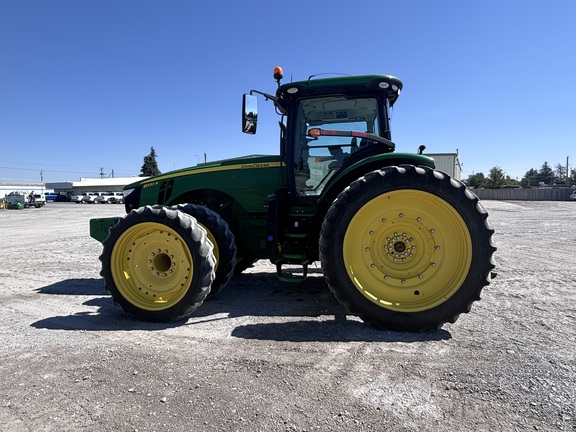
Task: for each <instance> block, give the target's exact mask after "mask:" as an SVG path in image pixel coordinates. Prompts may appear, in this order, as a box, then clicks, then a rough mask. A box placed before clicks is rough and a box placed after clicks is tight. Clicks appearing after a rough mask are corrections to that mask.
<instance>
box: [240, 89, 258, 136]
mask: <svg viewBox="0 0 576 432" xmlns="http://www.w3.org/2000/svg"><path fill="white" fill-rule="evenodd" d="M257 124H258V100H257V99H256V96H252V95H249V94H245V95H244V98H243V99H242V132H244V133H247V134H255V133H256V125H257Z"/></svg>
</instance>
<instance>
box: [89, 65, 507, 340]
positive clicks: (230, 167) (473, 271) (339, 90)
mask: <svg viewBox="0 0 576 432" xmlns="http://www.w3.org/2000/svg"><path fill="white" fill-rule="evenodd" d="M274 78H275V80H276V81H277V84H278V87H277V90H276V92H275V94H268V93H264V92H261V91H258V90H252V91H251V92H250V93H249V94H245V95H244V98H243V113H242V130H243V132H245V133H249V134H254V133H256V129H257V120H258V109H257V95H259V96H260V97H263V98H265V99H266V100H267V101H268V100H269V101H272V103H273V104H274V107H275V109H276V112H277V113H278V115H279V117H280V121H279V125H280V152H279V155H274V156H262V155H252V156H245V157H240V158H236V159H228V160H222V161H217V162H208V163H203V164H199V165H196V166H194V167H191V168H186V169H180V170H176V171H172V172H169V173H166V174H160V175H158V176H155V177H150V178H144V179H142V180H140V181H138V182H136V183H133V184H131V185H128V186H126V187H125V189H124V195H125V207H126V213H127V214H126V215H125V216H124V217H117V218H104V219H92V220H91V221H90V234H91V236H92V237H94V238H95V239H97V240H99V241H101V242H102V244H103V252H102V255H101V256H100V260H101V261H102V271H101V275H102V276H103V278H104V280H105V284H106V288H107V290H108V291H109V292H110V293H111V295H112V298H113V300H114V302H115V303H116V304H118V305H119V306H121V307H122V308H123V310H124V311H125V312H126V313H128V314H130V315H133V316H134V317H136V318H138V319H142V320H149V321H175V320H181V319H185V318H187V317H189V316H190V315H191V314H192V313H193V312H194V311H195V310H196V309H197V308H198V307H199V306H200V305H201V304H202V302H203V301H204V300H205V298H206V297H207V296H209V295H214V294H216V293H218V292H220V291H221V290H222V289H223V288H224V287H225V286H226V284H227V283H228V282H229V281H230V278H231V277H232V275H233V274H234V273H240V272H242V271H243V270H246V269H247V268H248V267H249V266H251V265H252V264H253V263H254V262H255V261H257V260H260V259H268V260H270V261H271V262H272V263H273V264H274V265H275V266H276V269H277V273H278V277H279V278H280V279H282V280H285V281H302V280H305V278H306V276H307V269H308V266H309V265H310V264H312V263H314V262H317V261H319V262H320V265H321V268H322V272H323V274H324V277H325V279H326V283H327V285H328V287H329V288H330V290H331V291H332V292H333V293H334V295H335V296H336V298H337V299H338V301H339V302H340V303H341V304H342V305H343V306H345V308H346V309H347V310H348V311H349V312H350V314H354V315H357V316H358V317H360V318H361V319H362V320H363V321H364V322H366V323H368V324H371V325H375V326H378V327H385V328H391V329H398V330H416V331H420V330H427V329H436V328H439V327H440V326H442V325H443V324H444V323H446V322H454V321H455V320H456V319H457V317H458V316H459V315H460V314H461V313H466V312H468V311H469V310H470V307H471V304H472V303H473V302H474V301H475V300H478V299H479V298H480V292H481V290H482V288H483V287H484V286H486V285H488V284H489V283H490V279H491V275H492V270H493V268H494V264H493V262H492V256H493V254H494V251H495V250H496V248H495V247H494V245H493V244H492V241H491V238H492V234H493V233H494V230H493V229H492V228H491V226H490V225H489V223H488V221H487V217H488V214H487V213H486V211H485V210H484V208H483V206H482V205H481V204H480V202H479V201H478V198H477V197H476V195H475V194H474V193H473V192H472V191H470V190H469V189H467V188H466V187H465V185H463V184H462V183H461V182H460V181H458V180H455V179H453V178H450V176H448V175H447V174H446V173H444V172H441V171H438V170H436V169H435V165H434V160H433V159H431V158H430V157H427V156H425V155H424V154H423V148H422V147H421V148H420V149H419V150H418V152H417V153H399V152H395V151H394V149H395V145H394V143H393V142H392V141H391V139H392V137H391V132H390V109H391V107H392V106H393V105H394V103H395V102H396V100H397V99H398V96H399V95H400V90H401V89H402V82H401V81H400V80H398V79H397V78H395V77H392V76H389V75H362V76H338V77H328V78H326V77H325V78H318V79H314V78H313V77H311V78H310V79H308V80H306V81H299V82H291V83H285V84H282V83H281V80H282V70H281V68H278V67H277V68H276V69H275V70H274ZM295 268H296V269H299V271H297V272H294V271H290V270H294V269H295Z"/></svg>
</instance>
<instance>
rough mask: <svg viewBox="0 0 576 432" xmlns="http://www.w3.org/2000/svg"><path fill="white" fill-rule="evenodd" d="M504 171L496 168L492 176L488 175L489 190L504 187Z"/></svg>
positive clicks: (492, 170) (491, 173) (491, 172)
mask: <svg viewBox="0 0 576 432" xmlns="http://www.w3.org/2000/svg"><path fill="white" fill-rule="evenodd" d="M504 178H505V176H504V171H503V170H502V168H500V167H499V166H495V167H494V168H492V169H491V170H490V175H488V184H487V187H488V188H489V189H498V188H501V187H502V186H504Z"/></svg>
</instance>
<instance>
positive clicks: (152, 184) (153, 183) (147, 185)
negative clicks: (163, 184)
mask: <svg viewBox="0 0 576 432" xmlns="http://www.w3.org/2000/svg"><path fill="white" fill-rule="evenodd" d="M157 184H158V182H152V183H147V184H145V185H143V186H142V189H146V188H147V187H150V186H156V185H157Z"/></svg>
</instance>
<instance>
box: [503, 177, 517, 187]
mask: <svg viewBox="0 0 576 432" xmlns="http://www.w3.org/2000/svg"><path fill="white" fill-rule="evenodd" d="M504 184H505V185H508V186H520V182H519V181H518V180H516V179H513V178H512V177H510V176H509V175H507V176H506V178H505V179H504Z"/></svg>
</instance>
